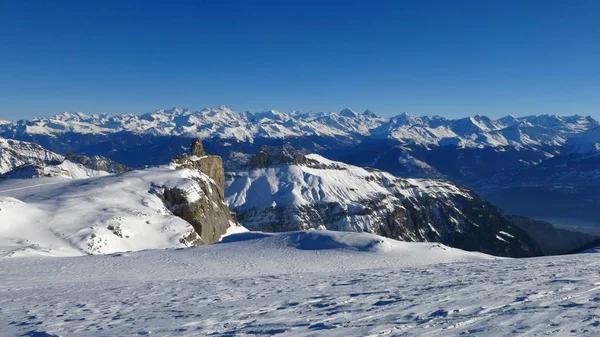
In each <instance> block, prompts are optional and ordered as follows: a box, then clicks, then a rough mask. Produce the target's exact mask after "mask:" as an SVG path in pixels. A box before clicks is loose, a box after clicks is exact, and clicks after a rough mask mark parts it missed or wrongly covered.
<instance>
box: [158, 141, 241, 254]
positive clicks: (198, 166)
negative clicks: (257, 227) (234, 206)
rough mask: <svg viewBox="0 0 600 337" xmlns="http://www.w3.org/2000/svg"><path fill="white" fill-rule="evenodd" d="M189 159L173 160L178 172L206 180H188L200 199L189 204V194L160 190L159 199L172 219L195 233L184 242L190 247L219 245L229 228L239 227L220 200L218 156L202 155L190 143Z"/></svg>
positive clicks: (196, 143)
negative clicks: (182, 170)
mask: <svg viewBox="0 0 600 337" xmlns="http://www.w3.org/2000/svg"><path fill="white" fill-rule="evenodd" d="M191 152H192V156H191V157H190V156H189V155H187V154H183V155H181V156H179V157H177V158H175V159H174V160H173V162H174V163H175V164H176V165H178V166H179V167H180V168H186V169H190V170H195V171H199V172H201V173H202V174H203V175H206V176H208V177H209V178H210V179H206V178H202V177H201V176H198V177H196V178H194V177H193V178H192V179H194V180H196V182H197V183H198V187H199V189H200V190H201V191H200V193H198V194H199V195H200V198H198V199H196V200H189V194H190V191H187V190H183V189H181V188H164V189H163V190H162V193H159V196H160V197H161V198H162V199H163V201H164V203H165V205H166V206H167V208H168V209H169V210H170V211H171V212H172V213H173V214H174V215H176V216H178V217H180V218H182V219H183V220H185V221H187V222H189V223H190V224H191V225H192V226H193V227H194V231H195V233H191V234H190V235H189V236H188V237H187V238H185V241H187V242H188V243H190V244H193V245H203V244H211V243H215V242H217V241H219V239H220V238H221V236H223V234H225V233H226V232H227V230H228V229H229V228H230V227H231V226H239V224H237V222H236V221H235V219H234V217H233V216H232V214H231V212H230V211H229V208H228V207H227V204H226V203H225V200H224V190H225V187H224V184H225V170H224V169H223V161H222V159H221V157H219V156H211V155H206V154H205V153H204V150H203V147H202V143H201V142H200V140H199V139H194V140H193V142H192V150H191Z"/></svg>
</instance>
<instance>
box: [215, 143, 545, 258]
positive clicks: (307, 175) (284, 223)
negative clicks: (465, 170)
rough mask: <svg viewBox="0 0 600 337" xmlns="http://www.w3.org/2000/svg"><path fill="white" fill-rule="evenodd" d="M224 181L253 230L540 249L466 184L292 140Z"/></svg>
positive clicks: (494, 249)
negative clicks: (338, 156)
mask: <svg viewBox="0 0 600 337" xmlns="http://www.w3.org/2000/svg"><path fill="white" fill-rule="evenodd" d="M265 165H267V166H266V167H265ZM225 186H226V188H225V195H226V198H225V199H226V201H227V203H228V205H229V207H230V208H231V210H232V211H234V212H235V213H236V216H237V219H238V221H240V223H241V224H242V225H243V226H245V227H246V228H249V229H254V230H263V231H272V232H281V231H289V230H298V229H309V228H319V227H324V228H327V229H330V230H338V231H352V232H369V233H376V234H379V235H383V236H386V237H390V238H393V239H398V240H404V241H412V242H419V241H430V242H433V241H435V242H442V243H444V244H446V245H448V246H452V247H457V248H461V249H466V250H470V251H481V252H485V253H488V254H493V255H499V256H512V257H523V256H534V255H536V254H541V251H539V250H538V249H537V244H535V243H534V242H533V240H531V238H529V236H528V235H527V234H526V233H525V232H523V231H522V230H520V229H519V228H517V227H516V226H513V225H512V222H511V221H510V220H509V219H507V218H506V217H505V216H504V214H503V213H502V212H501V211H500V210H499V209H497V208H496V207H494V206H493V205H491V204H488V203H486V202H485V201H484V200H481V199H480V198H479V197H478V196H477V195H476V194H475V193H473V192H472V191H471V190H469V189H468V188H466V187H463V186H459V185H455V184H452V183H450V182H447V181H443V180H436V179H405V178H400V177H396V176H394V175H392V174H390V173H387V172H383V171H379V170H373V169H366V168H362V167H357V166H353V165H348V164H345V163H342V162H337V161H331V160H328V159H326V158H324V157H322V156H320V155H316V154H309V155H306V156H303V155H301V154H300V153H298V151H295V150H294V149H293V148H290V147H289V146H283V147H280V148H270V147H265V148H264V149H261V151H259V152H257V153H256V155H255V156H254V157H252V158H251V159H250V160H249V161H248V167H247V168H246V170H242V171H237V172H231V173H229V174H228V176H227V179H226V182H225Z"/></svg>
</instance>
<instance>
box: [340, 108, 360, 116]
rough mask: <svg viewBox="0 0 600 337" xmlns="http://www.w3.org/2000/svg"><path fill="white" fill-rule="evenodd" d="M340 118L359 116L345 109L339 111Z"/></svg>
mask: <svg viewBox="0 0 600 337" xmlns="http://www.w3.org/2000/svg"><path fill="white" fill-rule="evenodd" d="M340 116H344V117H349V118H358V117H359V116H360V115H359V114H358V113H356V111H354V110H352V109H350V108H346V109H344V110H342V111H340Z"/></svg>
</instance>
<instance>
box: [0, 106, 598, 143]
mask: <svg viewBox="0 0 600 337" xmlns="http://www.w3.org/2000/svg"><path fill="white" fill-rule="evenodd" d="M599 125H600V124H599V123H598V121H596V120H594V119H593V118H591V117H589V116H588V117H582V116H578V115H574V116H557V115H539V116H526V117H514V116H506V117H503V118H500V119H498V120H493V119H490V118H488V117H486V116H480V115H475V116H471V117H467V118H462V119H446V118H443V117H439V116H413V115H409V114H407V113H402V114H399V115H397V116H394V117H391V118H381V117H377V115H376V114H375V113H373V112H372V111H371V110H368V109H367V110H366V111H365V112H363V113H362V114H359V113H357V112H356V111H354V110H352V109H350V108H346V109H343V110H342V111H340V112H337V113H336V112H308V113H304V112H298V111H295V112H292V113H289V114H288V113H284V112H281V111H277V110H270V111H265V112H255V113H252V112H236V111H233V110H232V109H230V108H228V107H227V106H220V107H217V108H206V109H202V110H199V111H193V110H190V109H180V108H172V109H169V110H164V109H160V110H156V111H153V112H149V113H146V114H142V115H133V114H123V115H116V116H109V115H105V114H103V115H86V114H83V113H80V112H77V113H62V114H59V115H56V116H53V117H49V118H37V119H32V120H20V121H15V122H8V123H4V122H2V123H0V136H3V137H7V138H15V139H31V138H35V137H36V136H44V137H53V138H58V137H67V136H68V135H72V134H85V135H88V134H89V135H96V136H97V135H103V136H110V135H113V134H121V133H131V134H135V135H154V136H183V137H200V138H202V139H208V138H219V139H231V140H236V141H240V142H254V141H255V140H256V139H261V138H266V139H285V138H297V137H310V136H316V137H333V138H335V137H345V138H349V139H354V140H357V139H361V138H364V137H371V138H384V139H386V138H389V139H395V140H398V141H400V142H402V143H410V144H416V145H420V146H455V145H458V146H460V147H507V146H510V147H515V148H517V149H519V148H522V147H540V146H562V145H563V144H565V143H566V140H567V139H568V138H570V137H572V136H574V135H577V134H579V133H582V132H585V131H587V130H590V129H593V128H595V127H598V126H599Z"/></svg>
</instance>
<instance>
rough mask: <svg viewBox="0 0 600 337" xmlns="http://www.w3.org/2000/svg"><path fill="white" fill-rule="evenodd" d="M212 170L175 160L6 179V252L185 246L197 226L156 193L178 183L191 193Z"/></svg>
mask: <svg viewBox="0 0 600 337" xmlns="http://www.w3.org/2000/svg"><path fill="white" fill-rule="evenodd" d="M197 180H200V181H202V180H204V181H209V180H210V178H208V176H206V175H204V174H202V173H200V172H198V171H194V170H189V169H175V168H174V167H171V166H162V167H155V168H148V169H144V170H138V171H132V172H127V173H123V174H119V175H111V176H101V177H95V178H89V179H76V180H71V179H63V178H60V177H54V178H36V179H6V180H3V181H0V256H22V255H51V256H74V255H83V254H106V253H113V252H120V251H137V250H142V249H152V248H169V247H185V244H183V243H181V242H180V239H181V238H182V237H184V236H186V235H187V234H189V233H190V232H191V231H193V228H192V226H191V225H190V224H189V223H187V222H186V221H184V220H182V219H180V218H178V217H176V216H174V215H172V213H171V212H170V211H169V210H167V209H166V207H165V206H164V204H163V202H162V200H161V199H160V198H159V197H158V196H157V195H156V194H155V193H154V191H155V190H156V191H158V190H160V189H161V188H165V187H167V188H173V187H178V188H180V189H182V190H185V191H187V192H188V194H187V197H188V199H189V200H190V201H195V200H197V199H199V198H201V197H202V196H203V195H204V192H203V191H202V189H201V186H200V185H199V182H198V181H197Z"/></svg>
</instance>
